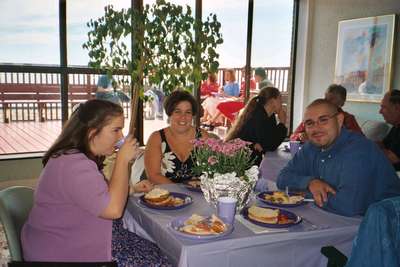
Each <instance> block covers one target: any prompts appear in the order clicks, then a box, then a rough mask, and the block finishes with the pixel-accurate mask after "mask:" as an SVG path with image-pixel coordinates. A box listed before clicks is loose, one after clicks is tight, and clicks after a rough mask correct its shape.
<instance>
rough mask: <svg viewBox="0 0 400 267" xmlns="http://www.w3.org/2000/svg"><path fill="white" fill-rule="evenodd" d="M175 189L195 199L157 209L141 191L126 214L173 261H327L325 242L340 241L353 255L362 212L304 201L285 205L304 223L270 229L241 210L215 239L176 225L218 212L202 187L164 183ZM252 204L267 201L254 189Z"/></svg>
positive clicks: (187, 265)
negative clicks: (358, 214)
mask: <svg viewBox="0 0 400 267" xmlns="http://www.w3.org/2000/svg"><path fill="white" fill-rule="evenodd" d="M160 187H162V188H164V189H167V190H168V191H170V192H176V193H180V194H186V195H188V196H190V197H191V199H192V201H191V204H189V205H187V206H186V207H184V208H181V209H170V210H163V209H153V208H149V207H148V206H146V205H144V203H143V202H142V198H141V197H140V195H133V196H131V197H130V198H129V200H128V203H127V207H126V211H125V214H124V217H123V222H124V226H125V227H126V228H127V229H128V230H130V231H132V232H135V233H136V234H138V235H140V236H142V237H144V238H147V239H149V240H150V241H152V242H154V243H156V244H157V245H158V246H159V247H160V249H161V250H162V251H163V253H165V254H166V255H167V256H168V258H169V259H170V261H171V263H172V264H173V266H180V267H197V266H199V267H200V266H211V267H212V266H215V267H224V266H238V267H239V266H285V267H295V266H309V267H313V266H324V267H325V266H326V264H327V259H326V258H325V257H324V256H323V255H322V254H321V253H320V249H321V248H322V247H324V246H335V247H336V248H338V249H339V250H340V251H341V252H343V253H344V254H345V255H347V256H348V255H349V254H350V252H351V248H352V241H353V239H354V237H355V235H356V233H357V230H358V226H359V224H360V222H361V218H360V217H344V216H340V215H336V214H333V213H329V212H326V211H324V210H322V209H320V208H319V207H317V206H315V204H314V203H308V202H304V203H303V204H302V205H298V206H296V207H290V208H284V210H287V211H290V212H292V213H294V214H296V215H297V216H299V218H301V220H300V222H299V223H298V224H296V225H292V226H290V227H286V228H274V227H272V228H268V227H263V226H259V225H256V224H253V223H252V222H250V221H248V220H247V219H246V218H245V217H244V216H243V215H242V214H241V213H237V214H236V216H235V221H234V224H233V231H232V232H230V233H228V234H226V235H221V236H218V235H216V236H215V238H211V239H203V238H201V236H199V237H197V236H193V235H182V234H179V233H177V231H176V229H174V228H173V227H172V226H171V223H172V222H173V221H176V220H177V218H182V217H189V216H191V215H192V214H199V215H206V216H208V215H211V214H217V210H216V208H215V207H214V206H213V205H212V204H210V203H208V202H207V201H206V200H205V198H204V196H203V194H202V192H195V191H192V190H189V189H188V187H187V186H186V185H184V184H167V185H160ZM250 204H251V205H252V204H255V205H258V206H266V204H265V203H263V202H261V201H260V200H259V199H258V198H257V194H256V193H254V194H253V195H252V196H250Z"/></svg>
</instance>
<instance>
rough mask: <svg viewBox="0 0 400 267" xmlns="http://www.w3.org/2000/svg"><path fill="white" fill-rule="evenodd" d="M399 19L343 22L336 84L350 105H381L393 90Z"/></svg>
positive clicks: (339, 35) (337, 54) (340, 32)
mask: <svg viewBox="0 0 400 267" xmlns="http://www.w3.org/2000/svg"><path fill="white" fill-rule="evenodd" d="M395 25H396V16H395V15H386V16H378V17H369V18H361V19H352V20H343V21H340V22H339V29H338V41H337V51H336V66H335V82H336V83H339V84H341V85H343V86H344V87H345V88H346V89H347V99H348V100H349V101H363V102H379V101H380V100H381V99H382V98H383V95H384V94H385V92H387V91H388V90H390V86H391V74H392V58H393V56H392V54H393V47H394V46H393V45H394V33H395Z"/></svg>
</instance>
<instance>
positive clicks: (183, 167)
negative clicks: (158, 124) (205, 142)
mask: <svg viewBox="0 0 400 267" xmlns="http://www.w3.org/2000/svg"><path fill="white" fill-rule="evenodd" d="M159 132H160V136H161V153H162V155H163V156H162V159H161V174H162V175H164V176H165V177H167V178H169V179H170V180H171V181H173V182H175V183H181V182H183V181H185V180H190V179H192V177H193V171H192V167H193V158H192V155H190V156H189V157H188V158H187V159H186V160H185V161H184V162H181V161H180V160H179V158H178V157H177V156H176V155H175V153H174V152H172V151H171V148H170V146H169V144H168V141H167V138H166V137H165V133H164V129H161V130H160V131H159ZM200 137H201V131H200V129H196V137H195V138H200Z"/></svg>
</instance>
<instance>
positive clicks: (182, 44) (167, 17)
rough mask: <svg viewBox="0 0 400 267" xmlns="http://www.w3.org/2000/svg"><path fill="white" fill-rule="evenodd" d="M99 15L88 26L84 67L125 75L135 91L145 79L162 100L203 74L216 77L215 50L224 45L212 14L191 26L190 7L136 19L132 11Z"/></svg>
mask: <svg viewBox="0 0 400 267" xmlns="http://www.w3.org/2000/svg"><path fill="white" fill-rule="evenodd" d="M104 12H105V13H104V16H102V17H100V18H98V19H91V20H90V21H89V22H88V23H87V26H88V27H89V28H90V30H89V32H88V41H87V42H86V43H84V44H83V47H84V48H85V49H87V50H88V51H89V58H90V62H89V66H91V67H93V68H96V69H103V70H106V71H107V73H108V75H110V76H111V74H112V73H113V72H115V71H116V70H119V69H127V70H128V72H129V74H130V78H131V80H132V82H133V83H134V84H135V87H136V88H141V84H142V79H143V78H146V79H147V80H148V83H149V84H151V85H155V86H158V87H160V88H162V90H163V91H164V92H165V93H166V94H168V93H169V92H171V91H172V90H174V89H175V88H177V87H183V88H187V89H192V88H193V85H194V84H198V83H199V82H200V81H201V80H202V79H204V78H205V76H206V75H207V74H206V73H207V72H216V71H217V69H218V66H219V63H218V57H219V54H218V53H217V52H216V48H217V45H219V44H221V43H222V42H223V39H222V35H221V33H220V28H221V24H220V23H219V22H218V20H217V16H216V15H215V14H210V15H209V16H208V17H207V18H206V19H205V20H204V21H196V20H195V18H194V17H193V14H192V10H191V8H190V7H189V6H186V7H185V8H184V7H182V6H179V5H174V4H171V3H168V2H166V1H165V0H157V1H156V3H155V4H153V5H152V6H149V5H146V6H145V7H144V8H143V10H142V12H141V13H139V12H138V11H137V10H134V9H131V8H128V9H121V10H115V9H114V8H113V6H112V5H109V6H106V7H105V8H104ZM196 31H198V33H199V35H198V37H197V39H195V32H196ZM132 35H133V39H134V41H135V46H134V51H131V43H130V42H131V41H130V40H131V36H132ZM123 82H127V80H124V81H123Z"/></svg>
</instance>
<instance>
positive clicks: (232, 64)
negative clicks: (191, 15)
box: [203, 0, 248, 68]
mask: <svg viewBox="0 0 400 267" xmlns="http://www.w3.org/2000/svg"><path fill="white" fill-rule="evenodd" d="M247 10H248V1H243V0H230V1H229V0H225V1H215V0H203V20H204V18H206V17H207V16H208V15H209V14H210V13H214V14H217V18H218V21H219V22H220V23H221V32H222V38H223V39H224V42H223V44H221V45H219V46H218V49H217V52H218V53H219V55H220V56H219V63H220V67H221V68H241V67H243V66H244V65H245V63H246V38H247Z"/></svg>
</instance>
